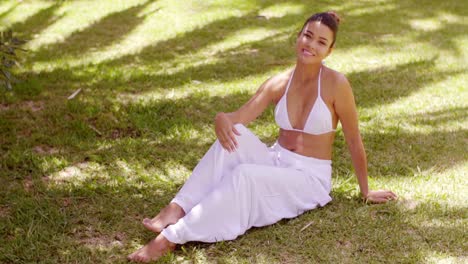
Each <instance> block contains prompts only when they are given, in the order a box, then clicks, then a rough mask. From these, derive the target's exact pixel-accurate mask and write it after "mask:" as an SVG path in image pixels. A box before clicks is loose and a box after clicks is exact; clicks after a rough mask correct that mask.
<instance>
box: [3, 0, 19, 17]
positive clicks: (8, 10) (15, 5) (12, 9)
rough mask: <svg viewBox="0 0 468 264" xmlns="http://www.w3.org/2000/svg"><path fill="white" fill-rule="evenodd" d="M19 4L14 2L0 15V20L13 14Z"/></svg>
mask: <svg viewBox="0 0 468 264" xmlns="http://www.w3.org/2000/svg"><path fill="white" fill-rule="evenodd" d="M19 4H20V3H19V2H16V3H14V4H13V5H11V6H10V7H9V8H8V9H7V10H5V11H3V12H2V13H1V14H0V20H3V19H4V18H5V17H6V16H8V15H9V14H10V13H11V12H13V11H14V10H15V9H16V7H18V5H19Z"/></svg>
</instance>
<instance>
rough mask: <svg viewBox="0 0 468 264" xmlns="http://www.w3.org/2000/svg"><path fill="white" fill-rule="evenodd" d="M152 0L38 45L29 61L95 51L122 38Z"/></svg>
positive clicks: (49, 59)
mask: <svg viewBox="0 0 468 264" xmlns="http://www.w3.org/2000/svg"><path fill="white" fill-rule="evenodd" d="M149 4H152V1H146V2H145V3H142V4H139V5H136V6H133V7H130V8H128V9H125V10H122V11H119V12H114V13H111V14H109V15H107V16H105V17H103V18H101V19H100V20H99V21H97V22H95V23H93V24H92V25H90V26H89V27H87V28H86V29H84V30H82V31H79V32H74V33H73V34H71V35H70V36H69V37H67V38H66V39H65V40H64V41H63V42H60V43H55V44H52V45H48V46H45V47H42V48H41V49H39V50H37V51H35V52H34V56H32V57H31V58H30V60H31V61H34V62H40V61H52V60H55V59H58V58H61V57H63V56H75V57H80V56H83V54H86V53H87V52H88V51H96V50H99V49H103V48H104V47H106V46H110V45H112V44H113V43H116V42H118V41H119V40H121V39H123V38H125V36H126V34H128V33H129V32H131V31H132V30H133V29H134V28H136V27H137V26H138V25H139V24H140V23H141V22H142V21H143V20H144V19H145V16H138V14H139V13H140V12H141V11H142V10H144V9H145V8H146V7H147V6H148V5H149Z"/></svg>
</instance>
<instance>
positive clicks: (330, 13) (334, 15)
mask: <svg viewBox="0 0 468 264" xmlns="http://www.w3.org/2000/svg"><path fill="white" fill-rule="evenodd" d="M327 14H328V15H330V16H331V17H332V18H333V20H335V22H336V24H337V25H339V24H340V22H341V18H340V16H339V15H338V14H337V13H336V12H335V11H328V12H327Z"/></svg>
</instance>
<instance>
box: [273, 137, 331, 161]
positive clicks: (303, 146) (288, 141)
mask: <svg viewBox="0 0 468 264" xmlns="http://www.w3.org/2000/svg"><path fill="white" fill-rule="evenodd" d="M334 139H335V133H334V132H330V133H327V134H323V135H311V134H307V133H304V132H300V131H292V130H284V129H280V132H279V137H278V143H279V144H280V145H281V146H282V147H283V148H285V149H288V150H290V151H293V152H295V153H297V154H300V155H303V156H307V157H313V158H316V159H325V160H330V159H331V157H332V145H333V140H334Z"/></svg>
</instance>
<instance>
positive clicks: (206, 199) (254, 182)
mask: <svg viewBox="0 0 468 264" xmlns="http://www.w3.org/2000/svg"><path fill="white" fill-rule="evenodd" d="M338 24H339V17H338V16H337V15H336V14H335V13H333V12H325V13H318V14H315V15H313V16H311V17H310V18H309V19H307V21H306V22H305V24H304V26H303V28H302V30H301V32H300V33H299V34H298V36H297V40H296V55H297V61H296V66H295V67H294V69H291V70H288V71H286V72H284V73H280V74H278V75H276V76H274V77H272V78H270V79H268V80H267V81H265V83H263V84H262V85H261V86H260V88H259V89H258V91H257V93H256V94H255V95H254V96H253V97H252V98H251V99H250V100H249V101H248V102H247V103H246V104H245V105H243V106H242V107H241V108H239V109H238V110H237V111H235V112H232V113H219V114H217V115H216V119H215V130H216V135H217V137H218V140H217V141H216V142H215V143H214V144H213V145H212V146H211V148H210V149H209V150H208V152H207V153H206V154H205V156H204V157H203V158H202V159H201V160H200V162H199V163H198V165H197V166H196V167H195V169H194V171H193V173H192V175H191V176H190V178H189V179H188V180H187V182H186V183H185V184H184V186H183V187H182V189H181V190H180V191H179V193H178V194H177V195H176V196H175V198H174V199H173V200H172V201H171V203H170V204H169V205H167V206H166V207H165V208H164V209H163V210H162V211H161V212H160V213H159V214H158V215H157V216H156V217H154V218H153V219H144V220H143V225H144V226H145V227H146V228H147V229H149V230H151V231H153V232H155V233H160V234H159V235H158V236H157V237H156V238H155V239H153V240H152V241H150V242H149V243H148V244H147V245H145V246H144V247H142V248H141V249H139V250H138V251H136V252H134V253H133V254H131V255H129V256H128V258H129V259H130V260H132V261H139V262H148V261H151V260H155V259H158V258H159V257H161V256H162V255H164V254H165V253H167V252H169V251H171V250H173V249H174V248H175V246H176V244H183V243H185V242H188V241H203V242H216V241H221V240H232V239H235V238H236V237H237V236H239V235H242V234H244V233H245V231H246V230H248V229H249V228H251V227H252V226H257V227H259V226H265V225H270V224H273V223H275V222H277V221H279V220H280V219H282V218H292V217H296V216H298V215H300V214H302V213H304V212H305V211H307V210H311V209H314V208H316V207H318V206H324V205H326V204H327V203H328V202H330V201H331V197H330V195H329V193H330V191H331V172H332V169H331V157H332V146H333V140H334V138H335V129H336V126H337V123H338V121H340V122H341V125H342V128H343V132H344V135H345V139H346V142H347V144H348V147H349V151H350V153H351V157H352V162H353V165H354V168H355V171H356V174H357V178H358V182H359V187H360V190H361V194H362V197H363V198H364V199H366V200H367V201H370V202H374V203H382V202H386V201H388V200H392V199H395V198H396V195H395V194H394V193H393V192H391V191H382V190H380V191H371V190H369V189H368V184H367V161H366V154H365V151H364V146H363V144H362V140H361V136H360V133H359V129H358V116H357V111H356V105H355V102H354V97H353V93H352V90H351V87H350V85H349V83H348V81H347V79H346V77H344V75H343V74H341V73H338V72H336V71H334V70H332V69H330V68H328V67H326V66H324V65H323V64H322V61H323V60H324V59H325V58H326V57H327V56H328V55H330V53H331V52H332V50H333V46H334V44H335V39H336V33H337V30H338ZM270 103H274V104H276V108H275V120H276V123H277V124H278V126H279V127H280V131H279V138H278V140H277V142H276V143H275V144H274V145H273V146H272V147H270V148H268V147H267V146H266V145H265V144H263V143H262V142H261V141H260V140H259V139H258V138H257V137H256V136H255V135H254V134H253V133H252V132H251V131H249V130H248V129H247V128H246V127H245V126H244V125H245V124H247V123H249V122H251V121H253V120H254V119H255V118H256V117H258V116H259V115H260V114H261V113H262V112H263V111H264V110H265V108H266V107H267V106H268V105H269V104H270Z"/></svg>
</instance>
